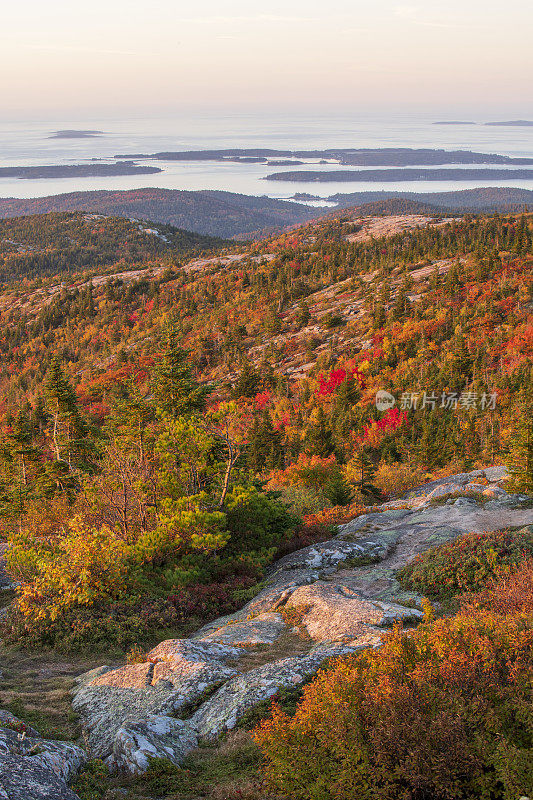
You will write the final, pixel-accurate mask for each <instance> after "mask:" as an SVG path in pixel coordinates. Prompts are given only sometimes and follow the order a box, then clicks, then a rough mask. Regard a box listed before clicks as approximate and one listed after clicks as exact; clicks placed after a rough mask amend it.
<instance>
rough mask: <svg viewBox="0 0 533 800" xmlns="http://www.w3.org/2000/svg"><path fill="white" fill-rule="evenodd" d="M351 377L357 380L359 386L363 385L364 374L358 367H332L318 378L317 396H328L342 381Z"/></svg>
mask: <svg viewBox="0 0 533 800" xmlns="http://www.w3.org/2000/svg"><path fill="white" fill-rule="evenodd" d="M352 378H353V379H354V380H356V381H358V382H359V385H360V386H361V387H364V386H365V379H364V375H363V373H362V372H360V371H359V370H358V369H355V370H351V369H342V368H341V369H333V370H331V372H330V373H329V374H328V375H327V376H326V377H324V375H323V374H321V375H320V376H319V379H318V380H319V383H320V385H319V387H318V391H317V392H316V395H317V397H328V396H329V395H332V394H334V393H335V392H336V391H337V389H338V387H339V386H340V385H341V384H342V383H344V381H346V380H350V379H352Z"/></svg>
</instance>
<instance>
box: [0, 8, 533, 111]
mask: <svg viewBox="0 0 533 800" xmlns="http://www.w3.org/2000/svg"><path fill="white" fill-rule="evenodd" d="M532 32H533V3H531V2H529V1H528V2H526V0H507V2H505V3H503V2H500V0H448V2H437V0H426V2H413V3H410V2H406V3H402V2H401V1H400V2H398V1H397V0H365V2H362V0H329V2H323V0H320V2H318V0H284V1H283V2H282V1H281V0H271V2H267V0H265V2H261V3H259V2H256V1H255V0H197V2H195V3H191V2H190V0H189V2H187V3H185V2H184V0H151V2H150V3H148V2H146V0H91V2H81V1H80V0H19V2H10V3H9V5H6V7H4V8H3V9H2V26H1V29H0V87H1V97H2V110H3V114H4V117H5V118H8V117H9V116H12V115H18V116H21V115H23V114H25V113H29V112H31V111H37V112H40V111H51V112H53V111H56V110H57V111H72V112H76V113H80V112H89V113H92V112H96V113H98V112H102V111H106V110H107V111H119V112H120V111H134V110H136V111H140V112H142V111H143V110H155V109H157V110H165V109H167V110H170V111H172V110H176V109H180V108H183V107H196V108H198V107H199V108H210V109H211V108H220V107H221V106H226V107H231V108H233V109H241V110H242V109H246V108H250V109H256V108H257V107H258V106H259V107H261V106H262V107H270V106H276V107H278V108H279V107H284V106H285V107H289V108H290V109H292V110H296V109H302V110H305V109H309V108H341V107H343V106H346V107H349V108H350V109H351V110H354V109H357V108H359V107H360V108H362V109H365V110H370V109H383V108H391V109H393V110H401V109H402V108H408V109H413V110H414V109H424V108H428V109H431V110H438V109H443V110H444V109H455V110H457V111H458V112H459V111H462V113H463V114H465V113H466V114H468V110H471V111H472V114H474V113H475V112H478V111H480V110H481V109H487V110H491V109H493V110H494V111H495V112H496V111H500V110H501V111H508V112H509V113H517V114H518V113H520V114H521V115H522V116H527V115H528V109H529V115H530V116H531V115H532V114H533V106H532V99H531V94H532V93H531V82H532V78H533V57H532V55H531V53H532V48H531V34H532Z"/></svg>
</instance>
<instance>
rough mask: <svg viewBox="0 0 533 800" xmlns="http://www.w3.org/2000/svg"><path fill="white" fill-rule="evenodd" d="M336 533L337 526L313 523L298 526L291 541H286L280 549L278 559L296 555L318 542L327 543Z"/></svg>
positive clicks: (277, 554)
mask: <svg viewBox="0 0 533 800" xmlns="http://www.w3.org/2000/svg"><path fill="white" fill-rule="evenodd" d="M334 533H335V525H333V524H331V523H330V524H326V523H319V522H316V523H315V522H311V523H309V524H307V523H306V524H305V525H298V526H297V527H296V528H295V529H294V533H293V535H292V536H291V538H290V539H286V540H285V541H284V542H282V543H281V545H280V546H279V547H278V550H277V553H276V558H282V557H283V556H286V555H289V553H295V552H296V551H297V550H303V548H304V547H309V545H311V544H316V543H317V542H326V541H327V540H328V539H331V537H332V536H333V535H334Z"/></svg>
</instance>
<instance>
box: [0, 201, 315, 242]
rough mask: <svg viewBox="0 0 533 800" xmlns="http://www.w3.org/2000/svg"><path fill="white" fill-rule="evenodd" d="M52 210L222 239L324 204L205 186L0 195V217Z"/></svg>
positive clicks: (302, 218)
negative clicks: (160, 225)
mask: <svg viewBox="0 0 533 800" xmlns="http://www.w3.org/2000/svg"><path fill="white" fill-rule="evenodd" d="M51 211H92V212H96V213H100V214H109V215H112V216H125V217H136V218H140V219H148V220H154V221H156V222H164V223H168V224H170V225H175V226H176V227H178V228H184V229H186V230H188V231H194V232H196V233H202V234H208V235H210V236H220V237H223V238H227V239H230V238H233V237H243V236H249V235H251V234H254V233H256V232H258V231H263V230H270V231H272V230H274V229H280V228H283V227H285V226H287V225H295V224H298V223H302V222H306V221H307V220H310V219H313V218H315V217H317V216H320V214H322V213H323V210H320V209H318V210H317V209H314V208H311V207H310V206H305V205H302V204H299V203H292V202H291V203H289V202H285V201H283V200H272V199H270V198H268V197H252V196H249V195H240V194H234V193H232V192H221V191H207V190H206V191H201V192H188V191H181V190H177V189H131V190H126V191H95V192H72V193H69V194H60V195H52V196H50V197H37V198H34V199H31V200H19V199H16V198H6V199H0V217H16V216H21V215H23V214H44V213H49V212H51Z"/></svg>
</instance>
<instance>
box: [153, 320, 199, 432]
mask: <svg viewBox="0 0 533 800" xmlns="http://www.w3.org/2000/svg"><path fill="white" fill-rule="evenodd" d="M152 391H153V394H154V398H155V404H156V408H157V410H158V411H161V412H163V413H165V414H169V415H170V416H173V417H185V416H188V415H190V414H192V413H194V412H201V411H203V410H204V408H205V403H206V399H207V395H208V394H209V388H208V387H207V386H201V385H200V384H199V383H198V382H197V380H196V379H195V378H194V377H193V374H192V369H191V367H190V365H189V364H188V363H187V354H186V352H185V351H184V350H183V349H182V348H181V347H180V346H179V344H178V334H177V332H176V331H175V330H172V331H171V332H170V334H169V335H168V336H167V338H166V341H165V345H164V349H163V352H162V354H161V356H160V357H159V359H158V361H157V362H156V364H155V368H154V375H153V380H152Z"/></svg>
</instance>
